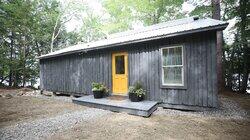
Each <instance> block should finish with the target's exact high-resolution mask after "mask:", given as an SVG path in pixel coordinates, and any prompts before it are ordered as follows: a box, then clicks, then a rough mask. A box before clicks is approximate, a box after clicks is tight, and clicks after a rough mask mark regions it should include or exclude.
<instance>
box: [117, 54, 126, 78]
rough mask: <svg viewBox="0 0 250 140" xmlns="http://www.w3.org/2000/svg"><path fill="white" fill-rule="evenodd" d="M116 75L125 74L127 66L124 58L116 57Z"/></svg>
mask: <svg viewBox="0 0 250 140" xmlns="http://www.w3.org/2000/svg"><path fill="white" fill-rule="evenodd" d="M115 73H116V74H125V65H124V56H123V55H121V56H116V57H115Z"/></svg>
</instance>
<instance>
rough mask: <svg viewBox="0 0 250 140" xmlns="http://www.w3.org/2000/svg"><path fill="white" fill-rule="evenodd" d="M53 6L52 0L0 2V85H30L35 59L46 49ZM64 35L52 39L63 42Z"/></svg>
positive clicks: (53, 11)
mask: <svg viewBox="0 0 250 140" xmlns="http://www.w3.org/2000/svg"><path fill="white" fill-rule="evenodd" d="M57 9H58V2H57V1H55V0H46V1H42V0H11V1H0V15H1V16H0V23H1V26H0V35H1V36H0V45H1V46H0V52H1V55H0V58H1V60H0V84H1V85H3V84H4V83H7V82H8V85H9V86H26V84H27V83H28V84H31V85H34V83H35V81H36V79H37V78H38V71H39V69H38V62H37V60H36V59H35V58H36V57H37V56H38V55H41V54H45V53H48V51H49V49H50V38H51V33H52V31H53V25H54V22H55V20H56V17H55V16H54V15H55V14H53V13H57V11H58V10H57ZM62 30H63V31H62V32H63V33H65V32H64V30H65V29H64V28H62ZM65 36H66V35H63V36H62V35H59V36H58V38H57V39H55V42H58V43H59V42H63V41H64V40H65Z"/></svg>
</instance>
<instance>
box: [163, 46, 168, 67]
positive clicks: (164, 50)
mask: <svg viewBox="0 0 250 140" xmlns="http://www.w3.org/2000/svg"><path fill="white" fill-rule="evenodd" d="M162 54H163V56H162V61H163V66H167V61H168V49H163V50H162Z"/></svg>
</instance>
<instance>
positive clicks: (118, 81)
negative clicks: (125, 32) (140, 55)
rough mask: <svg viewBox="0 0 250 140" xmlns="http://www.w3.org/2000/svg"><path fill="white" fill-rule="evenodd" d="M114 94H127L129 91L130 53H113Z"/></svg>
mask: <svg viewBox="0 0 250 140" xmlns="http://www.w3.org/2000/svg"><path fill="white" fill-rule="evenodd" d="M112 83H113V85H112V87H113V94H118V95H126V94H127V92H128V53H126V52H123V53H114V54H112Z"/></svg>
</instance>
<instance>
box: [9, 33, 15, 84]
mask: <svg viewBox="0 0 250 140" xmlns="http://www.w3.org/2000/svg"><path fill="white" fill-rule="evenodd" d="M13 45H14V39H13V32H12V33H11V43H10V67H9V68H10V71H9V86H10V87H11V86H12V77H13V71H12V62H13V47H14V46H13Z"/></svg>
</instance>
